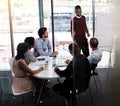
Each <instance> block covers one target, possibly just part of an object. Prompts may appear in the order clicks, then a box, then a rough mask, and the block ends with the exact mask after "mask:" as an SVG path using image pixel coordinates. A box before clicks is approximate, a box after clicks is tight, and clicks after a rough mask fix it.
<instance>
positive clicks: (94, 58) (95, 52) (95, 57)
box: [87, 38, 102, 75]
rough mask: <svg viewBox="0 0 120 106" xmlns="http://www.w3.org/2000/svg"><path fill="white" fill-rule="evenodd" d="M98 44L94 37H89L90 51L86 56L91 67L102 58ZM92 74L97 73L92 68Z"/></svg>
mask: <svg viewBox="0 0 120 106" xmlns="http://www.w3.org/2000/svg"><path fill="white" fill-rule="evenodd" d="M98 44H99V42H98V40H97V39H96V38H91V39H90V47H91V49H92V52H91V54H90V55H89V56H88V57H87V58H88V60H89V63H90V65H91V69H93V68H95V67H96V66H97V64H98V62H99V61H100V60H101V58H102V51H101V50H99V49H98ZM94 66H95V67H94ZM93 74H94V75H97V74H98V73H96V72H94V70H93Z"/></svg>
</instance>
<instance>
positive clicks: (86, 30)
mask: <svg viewBox="0 0 120 106" xmlns="http://www.w3.org/2000/svg"><path fill="white" fill-rule="evenodd" d="M84 20H85V32H86V33H87V36H88V37H89V36H90V33H89V31H88V28H87V24H86V18H85V17H84Z"/></svg>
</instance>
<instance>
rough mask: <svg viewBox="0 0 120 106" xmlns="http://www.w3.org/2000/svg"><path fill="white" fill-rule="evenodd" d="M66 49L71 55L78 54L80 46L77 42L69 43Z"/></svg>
mask: <svg viewBox="0 0 120 106" xmlns="http://www.w3.org/2000/svg"><path fill="white" fill-rule="evenodd" d="M68 49H69V51H70V53H71V54H72V55H78V54H80V53H79V52H80V47H79V45H78V44H77V43H71V44H70V45H69V46H68Z"/></svg>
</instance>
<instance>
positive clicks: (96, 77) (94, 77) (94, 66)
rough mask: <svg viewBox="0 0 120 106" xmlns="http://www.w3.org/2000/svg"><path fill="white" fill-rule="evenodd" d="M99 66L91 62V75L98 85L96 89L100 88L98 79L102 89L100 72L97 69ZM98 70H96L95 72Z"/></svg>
mask: <svg viewBox="0 0 120 106" xmlns="http://www.w3.org/2000/svg"><path fill="white" fill-rule="evenodd" d="M96 68H97V64H91V71H92V73H91V76H92V77H93V79H94V82H95V86H96V89H98V84H97V81H98V83H99V87H100V89H101V82H100V78H99V73H98V71H97V70H96ZM95 71H96V72H95Z"/></svg>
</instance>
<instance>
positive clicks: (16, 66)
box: [13, 43, 44, 93]
mask: <svg viewBox="0 0 120 106" xmlns="http://www.w3.org/2000/svg"><path fill="white" fill-rule="evenodd" d="M28 51H29V45H28V44H27V43H19V44H18V46H17V55H16V56H15V59H14V61H13V72H14V75H15V76H14V77H13V88H14V90H15V92H16V93H20V92H26V91H29V90H35V88H36V87H35V83H34V81H33V80H32V79H33V78H32V75H34V74H37V73H38V72H41V71H42V70H44V68H43V67H40V68H38V69H36V70H32V69H30V68H29V67H28V65H27V64H26V62H25V60H24V59H25V56H26V55H27V53H28Z"/></svg>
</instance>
